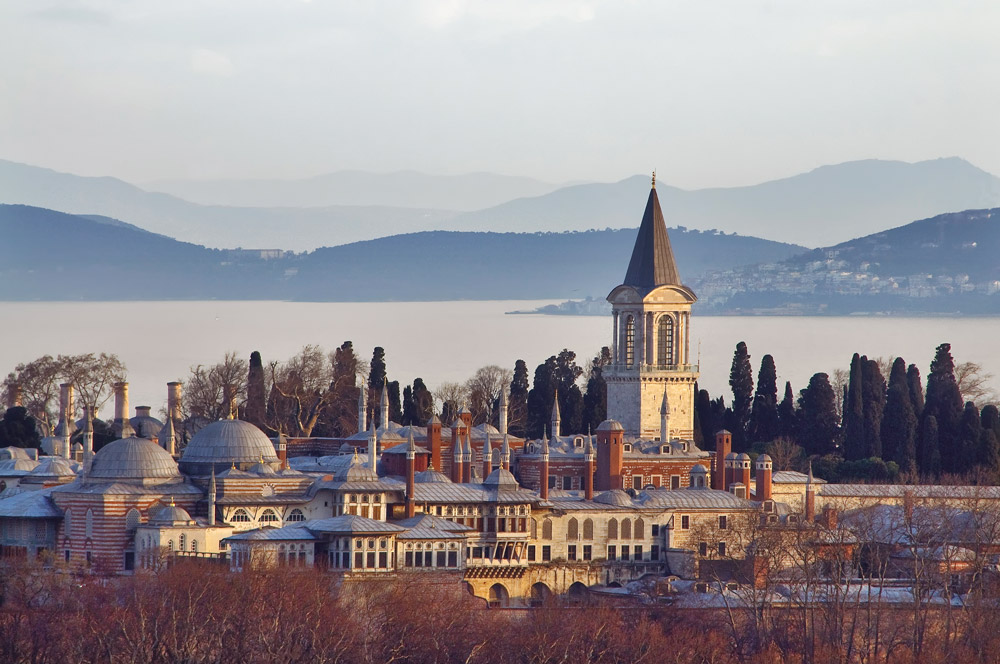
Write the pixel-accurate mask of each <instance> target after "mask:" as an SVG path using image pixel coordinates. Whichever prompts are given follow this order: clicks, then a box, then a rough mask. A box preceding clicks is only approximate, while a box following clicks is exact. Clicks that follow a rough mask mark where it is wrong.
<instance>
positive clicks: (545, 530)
mask: <svg viewBox="0 0 1000 664" xmlns="http://www.w3.org/2000/svg"><path fill="white" fill-rule="evenodd" d="M542 539H543V540H550V539H552V519H545V520H544V521H542Z"/></svg>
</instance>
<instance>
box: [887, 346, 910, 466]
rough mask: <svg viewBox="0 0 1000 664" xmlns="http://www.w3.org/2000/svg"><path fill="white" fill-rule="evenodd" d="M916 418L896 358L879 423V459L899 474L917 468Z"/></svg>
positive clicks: (903, 372) (902, 368)
mask: <svg viewBox="0 0 1000 664" xmlns="http://www.w3.org/2000/svg"><path fill="white" fill-rule="evenodd" d="M916 457H917V416H916V414H915V413H914V412H913V403H912V401H911V400H910V388H909V383H908V381H907V378H906V363H905V362H904V361H903V358H901V357H897V358H896V361H895V362H893V364H892V371H891V372H890V373H889V393H888V395H887V397H886V404H885V414H884V418H883V420H882V458H883V459H886V460H887V461H895V462H896V463H897V464H898V465H899V469H900V471H902V472H904V473H912V472H913V471H915V470H916V468H917V459H916Z"/></svg>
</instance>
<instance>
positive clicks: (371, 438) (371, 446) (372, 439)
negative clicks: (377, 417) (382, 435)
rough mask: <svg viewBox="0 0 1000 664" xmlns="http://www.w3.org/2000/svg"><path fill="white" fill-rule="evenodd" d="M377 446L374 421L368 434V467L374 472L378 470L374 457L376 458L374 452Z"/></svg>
mask: <svg viewBox="0 0 1000 664" xmlns="http://www.w3.org/2000/svg"><path fill="white" fill-rule="evenodd" d="M377 446H378V438H377V433H376V431H375V421H374V420H372V428H371V431H369V432H368V467H369V468H371V469H372V470H373V471H376V472H377V470H378V468H377V466H378V463H377V459H376V457H377V456H378V452H377V450H376V448H377Z"/></svg>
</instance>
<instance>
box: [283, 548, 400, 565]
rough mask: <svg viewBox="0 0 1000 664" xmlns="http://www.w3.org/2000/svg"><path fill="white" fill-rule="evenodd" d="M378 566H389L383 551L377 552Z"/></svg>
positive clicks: (387, 558)
mask: <svg viewBox="0 0 1000 664" xmlns="http://www.w3.org/2000/svg"><path fill="white" fill-rule="evenodd" d="M300 557H301V556H300ZM378 566H379V567H381V568H382V569H388V568H389V556H388V554H386V552H385V551H380V552H379V554H378Z"/></svg>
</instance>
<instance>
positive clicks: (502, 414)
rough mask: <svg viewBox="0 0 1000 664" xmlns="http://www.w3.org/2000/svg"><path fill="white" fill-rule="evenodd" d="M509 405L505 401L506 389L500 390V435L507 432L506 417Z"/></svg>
mask: <svg viewBox="0 0 1000 664" xmlns="http://www.w3.org/2000/svg"><path fill="white" fill-rule="evenodd" d="M509 410H510V405H509V404H508V403H507V390H501V392H500V435H501V436H502V435H504V434H506V433H507V417H508V411H509Z"/></svg>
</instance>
